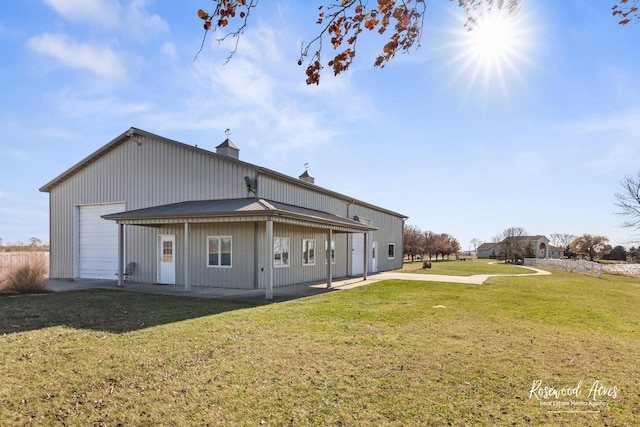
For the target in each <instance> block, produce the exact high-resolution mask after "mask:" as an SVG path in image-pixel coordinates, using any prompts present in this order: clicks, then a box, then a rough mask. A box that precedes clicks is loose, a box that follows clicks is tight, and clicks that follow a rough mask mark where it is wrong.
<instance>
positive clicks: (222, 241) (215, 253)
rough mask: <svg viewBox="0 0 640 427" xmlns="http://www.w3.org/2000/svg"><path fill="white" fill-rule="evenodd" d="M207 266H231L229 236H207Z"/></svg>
mask: <svg viewBox="0 0 640 427" xmlns="http://www.w3.org/2000/svg"><path fill="white" fill-rule="evenodd" d="M207 241H208V245H207V246H208V252H207V254H208V256H207V267H225V268H229V267H231V236H209V237H208V238H207Z"/></svg>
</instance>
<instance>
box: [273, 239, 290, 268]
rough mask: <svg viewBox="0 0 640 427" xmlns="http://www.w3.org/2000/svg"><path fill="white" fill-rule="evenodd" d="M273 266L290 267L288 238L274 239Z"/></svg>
mask: <svg viewBox="0 0 640 427" xmlns="http://www.w3.org/2000/svg"><path fill="white" fill-rule="evenodd" d="M273 266H274V267H289V238H288V237H275V238H274V239H273Z"/></svg>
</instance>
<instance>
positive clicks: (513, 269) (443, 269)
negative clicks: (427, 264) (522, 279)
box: [399, 259, 531, 276]
mask: <svg viewBox="0 0 640 427" xmlns="http://www.w3.org/2000/svg"><path fill="white" fill-rule="evenodd" d="M399 271H401V272H404V273H422V274H444V275H447V276H472V275H474V274H527V273H531V270H529V269H526V268H524V267H518V266H517V265H508V264H504V263H502V262H501V261H496V260H486V259H480V260H478V259H474V260H471V259H469V260H468V261H453V260H452V261H431V268H424V269H423V268H422V261H419V262H418V261H415V262H405V263H404V265H403V266H402V270H399Z"/></svg>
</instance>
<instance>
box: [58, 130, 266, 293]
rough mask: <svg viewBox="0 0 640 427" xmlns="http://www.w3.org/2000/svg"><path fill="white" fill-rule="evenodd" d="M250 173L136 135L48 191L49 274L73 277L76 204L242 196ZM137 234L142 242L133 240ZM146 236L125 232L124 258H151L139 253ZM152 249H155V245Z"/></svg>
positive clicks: (138, 204) (141, 204)
mask: <svg viewBox="0 0 640 427" xmlns="http://www.w3.org/2000/svg"><path fill="white" fill-rule="evenodd" d="M254 174H255V170H254V169H252V168H250V167H248V166H246V165H244V164H242V163H238V162H229V161H226V160H225V159H221V158H219V157H218V156H214V155H208V154H206V153H203V152H202V151H200V150H197V149H189V148H186V147H183V146H180V145H176V144H171V143H167V142H164V141H161V140H156V139H154V138H150V137H146V136H139V135H136V136H135V137H134V139H130V140H128V141H126V142H124V143H123V144H121V145H119V146H117V147H116V148H115V149H114V150H112V151H110V152H108V153H106V154H105V155H104V156H102V157H101V158H100V159H98V160H97V161H95V162H93V163H91V164H90V165H88V166H87V167H85V168H83V169H81V170H79V171H78V172H77V173H75V174H74V175H72V176H70V177H69V178H67V179H66V180H64V181H63V182H61V183H60V184H58V185H57V186H55V188H53V189H52V190H51V194H50V200H51V201H50V203H51V208H50V209H51V219H50V222H51V238H50V243H51V253H52V257H51V261H50V263H51V277H62V278H72V277H74V271H73V262H74V252H73V251H74V244H75V242H74V219H73V218H74V208H75V207H76V206H78V205H88V204H98V203H114V202H125V203H126V206H127V210H131V209H140V208H145V207H150V206H156V205H162V204H168V203H175V202H181V201H187V200H199V199H218V198H221V199H222V198H239V197H246V196H247V190H246V185H245V183H244V176H247V175H250V176H253V175H254ZM128 228H132V227H128ZM155 233H157V230H155ZM138 237H142V238H143V242H135V239H136V238H138ZM150 239H151V237H150V235H149V232H148V231H144V232H140V231H137V232H135V233H133V232H132V233H130V234H128V235H127V251H128V254H127V255H128V258H129V259H131V260H133V258H138V259H145V260H146V259H149V258H150V256H153V257H155V254H152V255H149V254H145V253H142V252H140V251H144V249H143V248H142V246H143V245H147V244H148V243H149V241H150ZM151 247H152V248H153V249H154V250H155V243H154V244H153V245H151ZM147 250H148V249H147ZM142 271H143V270H141V272H140V278H144V279H147V278H148V277H149V275H150V274H151V273H152V272H144V273H143V272H142ZM154 280H155V279H154Z"/></svg>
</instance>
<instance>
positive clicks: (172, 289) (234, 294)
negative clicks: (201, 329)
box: [47, 267, 551, 302]
mask: <svg viewBox="0 0 640 427" xmlns="http://www.w3.org/2000/svg"><path fill="white" fill-rule="evenodd" d="M523 268H528V269H529V270H532V271H533V273H529V274H477V275H474V276H445V275H439V274H416V273H400V272H396V271H388V272H384V273H377V274H370V275H368V276H367V280H363V279H362V278H361V277H353V278H348V279H344V280H336V281H334V282H333V287H332V288H331V289H327V285H326V283H324V282H323V283H319V284H303V285H291V286H282V287H277V288H274V289H273V300H271V301H269V302H282V301H288V300H292V299H298V298H304V297H308V296H313V295H320V294H324V293H327V292H335V291H339V290H344V289H352V288H355V287H358V286H364V285H369V284H371V283H376V282H380V281H383V280H415V281H422V282H448V283H463V284H472V285H481V284H483V283H484V282H485V281H486V280H487V279H488V278H490V277H505V276H507V277H508V276H536V275H547V274H551V273H549V272H548V271H544V270H540V269H537V268H533V267H523ZM47 288H48V289H50V290H51V291H53V292H70V291H82V290H89V289H108V290H115V291H121V292H142V293H149V294H160V295H174V296H187V297H195V298H211V299H227V300H237V301H251V302H261V301H262V302H265V290H264V289H248V290H247V289H229V288H209V287H196V286H194V287H192V288H191V291H189V292H187V291H185V290H184V287H182V286H179V285H153V284H149V283H128V282H127V283H126V284H125V286H124V287H123V288H121V287H118V286H117V285H116V281H115V280H94V279H77V280H64V279H62V280H59V279H58V280H56V279H50V280H49V281H47Z"/></svg>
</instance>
